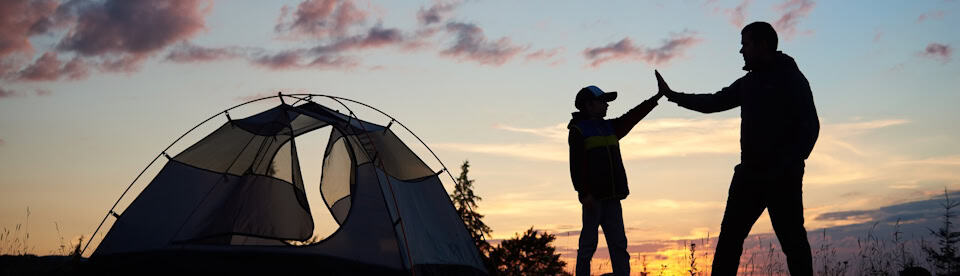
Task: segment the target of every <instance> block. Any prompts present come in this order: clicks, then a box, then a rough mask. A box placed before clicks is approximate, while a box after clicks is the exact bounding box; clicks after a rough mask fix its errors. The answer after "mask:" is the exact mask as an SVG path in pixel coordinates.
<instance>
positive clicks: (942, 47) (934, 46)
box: [920, 43, 953, 63]
mask: <svg viewBox="0 0 960 276" xmlns="http://www.w3.org/2000/svg"><path fill="white" fill-rule="evenodd" d="M952 54H953V49H952V48H950V45H947V44H940V43H930V44H927V48H925V49H923V52H920V56H923V57H927V58H932V59H935V60H939V61H940V62H943V63H947V62H949V61H950V56H951V55H952Z"/></svg>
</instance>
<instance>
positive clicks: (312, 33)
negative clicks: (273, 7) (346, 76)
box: [274, 0, 367, 38]
mask: <svg viewBox="0 0 960 276" xmlns="http://www.w3.org/2000/svg"><path fill="white" fill-rule="evenodd" d="M289 9H290V8H289V7H286V6H285V7H284V8H283V9H282V10H281V15H280V19H279V20H278V21H279V22H278V24H277V25H276V26H275V27H274V29H275V30H276V31H277V32H280V33H292V34H295V35H307V36H309V37H311V38H327V37H336V36H342V35H344V34H346V33H347V30H348V29H349V28H350V27H351V26H355V25H359V24H362V23H363V22H364V20H366V17H367V13H366V12H364V11H362V10H360V9H358V8H357V7H356V5H354V4H353V1H351V0H307V1H303V2H301V3H300V4H299V5H297V10H296V11H294V12H293V15H292V18H291V19H290V20H287V17H288V16H290V14H289Z"/></svg>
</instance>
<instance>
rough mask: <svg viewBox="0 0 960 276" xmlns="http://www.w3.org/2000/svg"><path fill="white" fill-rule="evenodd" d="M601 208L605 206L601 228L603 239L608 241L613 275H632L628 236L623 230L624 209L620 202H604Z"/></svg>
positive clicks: (615, 200) (611, 200)
mask: <svg viewBox="0 0 960 276" xmlns="http://www.w3.org/2000/svg"><path fill="white" fill-rule="evenodd" d="M601 206H603V207H602V208H603V210H602V211H603V220H602V221H601V226H602V227H603V237H604V238H605V239H606V240H607V249H609V250H610V263H611V264H612V265H613V274H614V275H630V253H627V236H626V233H624V230H623V209H622V208H621V206H620V200H618V199H610V200H604V201H603V202H602V203H601Z"/></svg>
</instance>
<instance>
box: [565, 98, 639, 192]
mask: <svg viewBox="0 0 960 276" xmlns="http://www.w3.org/2000/svg"><path fill="white" fill-rule="evenodd" d="M655 106H657V102H656V101H649V100H648V101H644V102H643V103H641V104H639V105H637V106H636V107H634V108H633V109H631V110H630V111H628V112H627V113H626V114H624V115H623V116H621V117H619V118H615V119H591V118H587V116H586V114H584V113H581V112H574V113H573V119H570V123H569V124H567V128H568V129H569V130H570V135H569V136H568V137H567V143H568V144H569V145H570V178H571V180H573V188H574V189H576V190H577V192H578V193H579V194H580V196H581V197H583V196H586V195H592V196H593V197H594V198H595V199H598V200H604V199H614V198H615V199H624V198H626V197H627V195H628V194H630V190H629V189H628V188H627V173H626V171H625V170H624V168H623V159H621V157H620V144H619V140H620V138H623V137H624V136H626V135H627V133H629V132H630V130H631V129H633V127H634V126H635V125H637V123H638V122H640V120H641V119H643V117H645V116H647V114H648V113H650V111H651V110H653V108H654V107H655Z"/></svg>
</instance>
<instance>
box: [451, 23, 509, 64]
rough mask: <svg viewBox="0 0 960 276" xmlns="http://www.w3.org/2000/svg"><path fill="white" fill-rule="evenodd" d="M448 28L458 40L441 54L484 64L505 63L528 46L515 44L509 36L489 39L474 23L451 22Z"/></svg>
mask: <svg viewBox="0 0 960 276" xmlns="http://www.w3.org/2000/svg"><path fill="white" fill-rule="evenodd" d="M446 30H447V32H449V33H452V34H454V35H455V36H456V42H455V43H454V44H453V45H452V46H450V47H449V48H447V49H444V50H443V51H441V52H440V54H442V55H445V56H450V57H453V58H456V59H460V60H469V61H474V62H478V63H480V64H484V65H494V66H499V65H503V64H504V63H506V62H507V61H509V60H510V59H511V58H513V57H514V56H516V55H517V54H519V53H520V52H523V51H524V50H526V48H527V47H523V46H517V45H514V44H513V42H511V41H510V39H509V38H506V37H504V38H500V39H498V40H496V41H488V40H487V38H486V36H485V35H484V34H483V29H481V28H480V27H478V26H477V25H474V24H469V23H459V22H449V23H447V25H446Z"/></svg>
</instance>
